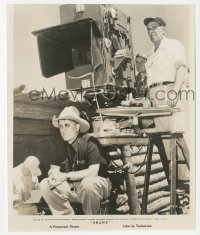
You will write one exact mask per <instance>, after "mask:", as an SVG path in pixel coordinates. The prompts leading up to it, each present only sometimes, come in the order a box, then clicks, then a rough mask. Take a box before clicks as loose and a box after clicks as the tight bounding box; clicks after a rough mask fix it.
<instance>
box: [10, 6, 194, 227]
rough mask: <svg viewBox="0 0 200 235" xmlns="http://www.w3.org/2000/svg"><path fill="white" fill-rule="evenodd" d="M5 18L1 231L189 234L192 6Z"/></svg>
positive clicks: (28, 11)
mask: <svg viewBox="0 0 200 235" xmlns="http://www.w3.org/2000/svg"><path fill="white" fill-rule="evenodd" d="M177 10H179V12H180V13H181V14H180V15H177V14H176V12H177ZM9 11H10V14H11V15H13V25H12V27H11V26H10V27H9V32H12V34H13V35H14V37H13V49H14V50H13V68H14V70H13V71H14V72H13V77H12V78H11V80H12V82H13V84H12V85H10V87H11V90H12V92H13V100H11V101H10V103H11V104H12V106H13V115H12V117H11V118H13V129H12V130H10V134H11V135H12V139H13V141H12V143H11V142H9V143H10V146H11V147H10V149H9V151H10V153H9V166H8V172H9V177H8V178H9V187H8V188H9V205H8V208H9V215H8V216H9V220H8V223H9V230H10V231H60V230H64V231H67V230H105V229H108V230H116V229H119V230H120V229H123V230H130V229H158V228H161V229H167V228H171V229H180V228H182V229H192V228H194V227H195V196H194V195H195V164H194V163H195V118H194V117H195V116H194V114H195V111H194V107H195V89H194V84H195V75H194V74H195V64H194V62H195V53H194V51H195V50H194V45H193V43H192V42H193V39H194V22H193V21H194V19H193V18H194V17H191V15H192V16H194V6H192V5H134V4H132V5H115V4H113V5H110V4H64V5H56V4H55V5H48V4H46V5H45V4H44V5H39V4H32V5H26V4H21V5H17V4H16V5H12V6H10V8H9ZM172 13H173V18H172V17H171V15H172ZM30 19H31V20H30ZM20 28H21V31H20V33H19V30H20ZM9 112H10V113H12V110H11V109H10V110H9ZM190 169H192V171H191V172H190ZM175 215H176V216H175ZM183 222H184V223H183ZM30 228H31V229H32V230H31V229H30Z"/></svg>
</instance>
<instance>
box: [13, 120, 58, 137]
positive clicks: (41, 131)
mask: <svg viewBox="0 0 200 235" xmlns="http://www.w3.org/2000/svg"><path fill="white" fill-rule="evenodd" d="M14 134H15V135H59V130H58V129H57V128H55V127H54V126H53V125H52V123H51V121H50V120H49V121H47V120H36V119H26V118H14Z"/></svg>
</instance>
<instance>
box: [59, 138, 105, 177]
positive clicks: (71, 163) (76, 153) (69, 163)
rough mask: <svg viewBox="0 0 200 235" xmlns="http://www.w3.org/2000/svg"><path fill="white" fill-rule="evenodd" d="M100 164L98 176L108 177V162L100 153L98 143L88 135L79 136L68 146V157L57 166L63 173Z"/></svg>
mask: <svg viewBox="0 0 200 235" xmlns="http://www.w3.org/2000/svg"><path fill="white" fill-rule="evenodd" d="M94 164H100V168H99V173H98V175H99V176H101V177H107V162H106V160H105V159H104V158H103V157H102V154H101V153H100V148H99V146H98V142H97V140H96V139H95V138H93V137H91V136H88V135H82V136H81V135H79V136H78V137H77V138H76V140H75V141H74V142H73V143H72V144H67V156H66V159H65V160H64V161H62V162H61V163H60V162H59V163H58V164H57V165H60V166H61V171H62V172H69V171H80V170H84V169H87V168H88V167H89V166H90V165H94Z"/></svg>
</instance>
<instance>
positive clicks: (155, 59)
mask: <svg viewBox="0 0 200 235" xmlns="http://www.w3.org/2000/svg"><path fill="white" fill-rule="evenodd" d="M177 63H183V64H185V49H184V47H183V45H182V43H181V42H179V41H178V40H175V39H169V38H163V40H162V42H161V44H160V46H159V48H158V49H157V50H156V51H155V52H154V49H153V50H152V51H151V53H150V55H149V56H148V59H147V62H146V64H145V66H146V72H147V85H148V86H150V85H151V84H153V83H159V82H165V81H169V82H174V81H175V76H176V67H175V65H176V64H177Z"/></svg>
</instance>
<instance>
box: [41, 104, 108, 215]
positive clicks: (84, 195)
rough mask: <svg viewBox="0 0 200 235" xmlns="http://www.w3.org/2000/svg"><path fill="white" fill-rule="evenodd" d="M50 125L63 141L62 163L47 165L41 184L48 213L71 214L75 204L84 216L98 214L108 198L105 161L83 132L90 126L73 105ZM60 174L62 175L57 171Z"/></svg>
mask: <svg viewBox="0 0 200 235" xmlns="http://www.w3.org/2000/svg"><path fill="white" fill-rule="evenodd" d="M53 125H54V126H55V127H56V128H59V129H60V134H61V136H62V138H63V140H64V141H66V148H67V152H68V156H66V159H65V161H63V162H60V163H57V165H51V167H50V170H49V177H48V178H46V179H44V180H43V181H42V182H41V183H40V186H41V190H42V193H43V197H44V199H45V201H46V202H47V204H48V206H49V209H50V210H51V213H52V214H57V215H59V214H60V215H61V214H71V215H73V214H74V211H73V208H72V206H71V203H73V202H76V203H77V202H79V203H81V204H82V209H83V211H84V213H85V214H99V212H100V203H101V201H102V200H103V199H106V198H108V197H109V195H110V191H111V185H110V182H109V180H108V178H107V175H106V174H107V169H106V161H105V159H104V158H103V157H102V156H101V153H100V150H99V148H98V145H97V143H96V142H95V140H94V138H92V137H89V136H87V135H83V133H85V132H87V131H88V130H89V128H90V125H89V123H88V122H87V121H85V120H84V119H82V118H81V117H80V113H79V111H78V109H77V108H76V107H74V106H70V107H66V108H64V109H63V111H62V112H61V113H60V115H59V117H58V118H56V117H55V116H54V117H53ZM61 171H62V172H61Z"/></svg>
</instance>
